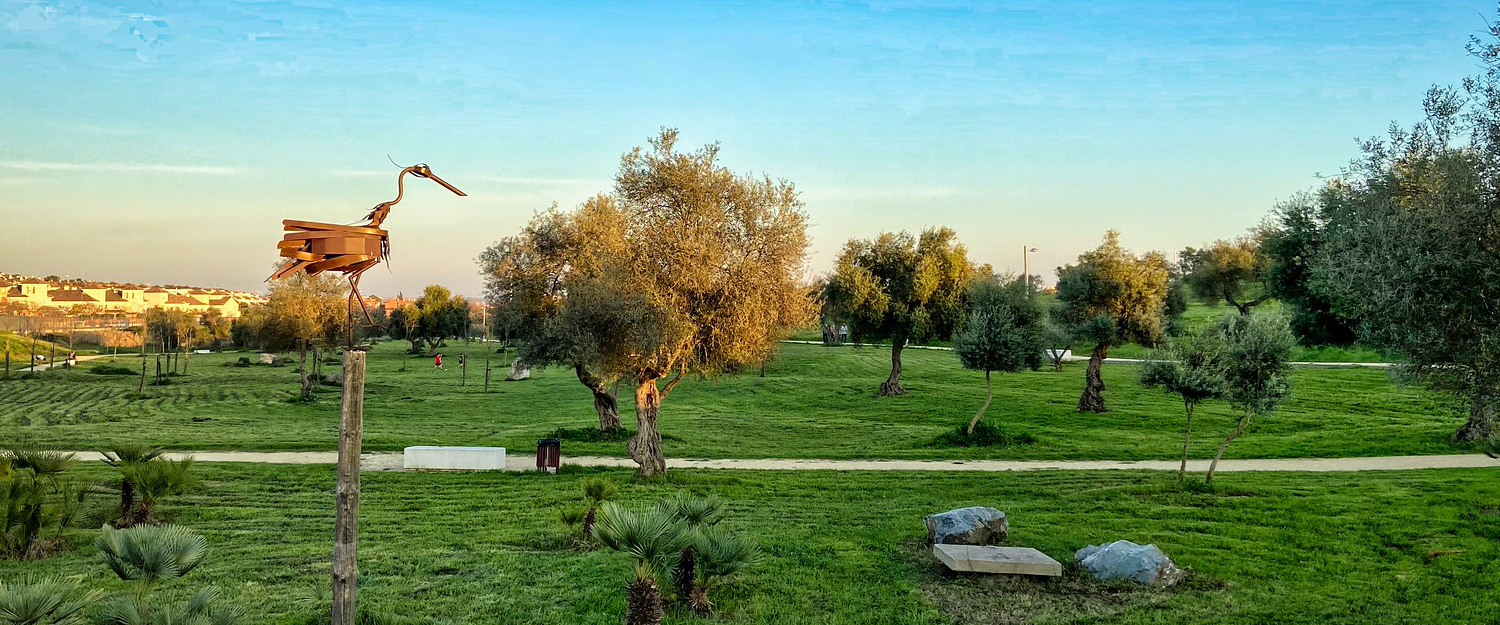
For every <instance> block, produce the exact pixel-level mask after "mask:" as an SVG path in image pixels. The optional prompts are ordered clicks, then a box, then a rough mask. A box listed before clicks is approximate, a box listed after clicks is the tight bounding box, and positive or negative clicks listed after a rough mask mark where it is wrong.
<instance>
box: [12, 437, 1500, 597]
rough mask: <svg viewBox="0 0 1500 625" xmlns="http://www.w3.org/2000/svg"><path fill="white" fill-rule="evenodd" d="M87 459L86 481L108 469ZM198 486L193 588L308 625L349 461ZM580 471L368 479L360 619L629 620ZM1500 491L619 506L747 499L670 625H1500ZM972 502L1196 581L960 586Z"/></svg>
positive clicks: (621, 474) (1026, 491) (928, 477)
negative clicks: (710, 608) (694, 605)
mask: <svg viewBox="0 0 1500 625" xmlns="http://www.w3.org/2000/svg"><path fill="white" fill-rule="evenodd" d="M90 464H91V465H93V466H90V467H88V468H86V469H82V470H86V471H89V472H92V473H93V474H94V475H97V476H100V477H103V476H104V475H106V473H104V471H103V467H101V466H99V465H98V464H97V463H90ZM196 470H197V471H198V474H199V475H200V476H201V477H202V478H203V480H204V484H203V486H202V487H201V488H200V489H198V490H197V491H195V492H193V493H191V494H188V495H183V496H178V497H176V498H174V499H173V500H171V501H169V502H168V504H167V505H166V507H165V509H164V510H165V512H166V514H167V515H168V516H169V517H170V518H172V520H174V521H175V522H178V523H181V524H184V525H187V526H190V527H193V528H195V529H197V530H199V531H201V532H202V533H203V534H204V535H205V536H206V537H207V538H208V539H209V541H210V544H211V545H212V552H211V553H210V555H209V558H208V560H207V562H206V563H205V564H204V565H203V566H201V567H200V568H199V569H198V570H197V571H195V572H193V573H192V574H191V575H190V576H189V577H188V578H186V579H185V580H182V581H181V582H174V584H176V585H179V586H183V587H191V588H196V587H197V586H198V585H200V584H213V585H216V586H218V587H219V588H220V589H221V590H223V591H224V592H225V596H226V598H227V599H228V600H230V601H233V602H235V603H237V604H238V605H241V606H244V607H245V608H246V609H248V610H249V612H250V614H249V616H250V618H249V619H248V621H247V622H250V623H277V622H282V621H285V620H287V619H293V618H299V617H306V616H308V615H311V614H313V613H314V610H315V608H314V607H312V606H310V605H307V604H305V603H302V602H300V601H299V597H304V596H309V595H316V594H317V589H318V588H320V587H326V586H327V584H328V559H329V553H330V550H331V537H332V535H333V526H332V507H333V506H332V502H333V495H332V488H333V481H334V471H333V468H332V467H328V466H321V467H319V466H276V465H248V464H229V463H223V464H203V465H199V466H198V468H197V469H196ZM583 473H585V471H583V470H572V469H569V470H565V471H564V474H563V475H558V476H548V475H542V474H503V473H402V472H391V473H383V472H376V473H366V474H365V476H364V478H363V481H364V490H363V494H362V507H361V521H360V530H361V534H360V574H361V575H360V587H361V596H360V601H361V606H363V607H368V608H372V609H375V610H380V611H386V612H391V613H398V614H401V615H406V616H411V617H416V618H418V619H421V621H422V622H434V623H477V624H482V623H560V624H561V623H568V624H575V623H577V624H600V625H612V624H617V623H619V622H620V618H621V614H622V613H623V611H624V606H625V599H624V592H623V586H624V584H625V582H626V580H627V576H628V575H629V567H630V565H629V563H628V562H627V559H626V557H625V556H623V555H622V554H618V553H614V552H610V551H576V550H572V549H569V548H566V547H562V546H560V541H559V537H560V536H561V534H562V532H563V528H562V526H561V524H560V523H559V522H558V520H557V518H558V517H557V515H558V512H559V510H560V509H561V508H563V507H565V506H570V505H573V504H574V503H575V502H576V501H577V500H578V493H577V487H576V483H577V476H578V475H580V474H583ZM588 473H591V474H603V475H607V476H610V477H612V478H614V479H616V480H617V481H620V482H622V483H625V482H627V481H628V479H629V472H628V471H625V470H597V471H588ZM1497 474H1500V468H1495V469H1467V470H1428V471H1412V472H1391V473H1383V472H1377V473H1326V474H1319V473H1261V474H1224V475H1222V476H1221V479H1220V488H1221V490H1220V492H1219V493H1218V494H1207V493H1199V492H1191V491H1184V490H1178V489H1176V488H1173V487H1172V486H1170V481H1169V477H1168V476H1167V474H1163V473H1149V472H1036V473H994V474H973V473H964V474H951V473H950V474H944V473H936V472H922V473H917V472H853V473H842V472H831V471H809V472H783V471H758V472H757V471H688V470H680V471H674V472H673V473H672V474H671V478H670V481H669V482H668V483H658V484H654V485H626V486H624V487H623V488H622V490H621V493H620V494H619V495H618V496H617V500H618V501H620V502H622V503H624V504H627V505H643V504H645V503H647V502H651V501H654V500H657V499H659V498H661V497H663V496H665V495H667V494H668V493H670V492H671V491H672V490H674V489H689V490H691V491H693V492H696V493H700V494H703V493H712V494H716V495H719V496H721V497H724V498H726V499H728V500H729V501H730V502H731V510H732V512H731V517H730V519H729V520H728V521H726V524H727V525H729V526H731V527H733V528H735V529H738V530H742V531H744V532H746V533H748V534H750V535H752V536H754V537H755V538H756V540H757V541H758V542H759V543H760V544H761V545H762V551H763V558H762V561H761V562H760V563H759V564H758V565H756V566H755V567H754V568H752V569H750V570H749V571H748V572H747V573H746V574H745V575H743V576H742V577H741V579H740V580H739V581H737V582H735V583H734V584H732V585H731V586H729V587H727V588H725V589H723V591H721V592H720V593H719V594H717V595H716V596H715V601H716V603H718V605H719V607H720V608H721V613H720V614H719V615H718V616H717V617H716V618H714V619H711V620H703V619H698V618H697V617H691V616H686V615H680V614H679V615H675V616H672V617H669V619H668V622H669V623H699V622H725V623H776V624H796V623H808V624H812V623H817V624H820V625H823V624H835V625H836V624H844V623H849V624H856V623H859V624H864V623H910V624H929V623H930V624H942V623H976V624H984V623H1106V622H1107V623H1125V624H1130V623H1155V624H1170V623H1183V624H1189V623H1245V624H1260V623H1272V622H1274V623H1309V624H1318V625H1328V624H1338V623H1348V624H1351V625H1354V624H1358V625H1364V624H1367V623H1476V624H1477V623H1494V622H1495V618H1496V617H1497V616H1500V593H1497V592H1496V591H1495V586H1494V584H1495V580H1497V579H1500V479H1497V477H1500V475H1497ZM110 503H111V502H110V500H109V498H108V496H100V498H99V499H98V500H97V501H95V502H94V503H93V504H92V505H94V506H98V507H103V506H108V505H110ZM966 505H993V506H996V507H999V508H1001V509H1002V510H1005V511H1006V513H1007V515H1008V516H1009V518H1010V528H1011V529H1010V531H1011V534H1010V539H1009V544H1012V545H1022V546H1030V547H1035V548H1037V549H1040V550H1041V551H1043V552H1045V553H1047V554H1049V555H1051V556H1053V557H1054V558H1057V559H1058V560H1059V561H1063V562H1065V563H1069V562H1071V560H1072V554H1073V552H1074V551H1075V550H1076V549H1078V548H1080V547H1083V546H1084V545H1087V544H1090V543H1099V542H1103V541H1111V540H1116V539H1129V540H1134V541H1136V542H1142V543H1145V542H1152V543H1155V544H1157V545H1159V546H1160V547H1161V548H1162V549H1163V550H1165V551H1166V553H1167V554H1168V555H1170V556H1171V557H1172V558H1174V559H1175V560H1176V562H1177V563H1178V564H1179V565H1180V566H1184V567H1187V568H1188V569H1190V571H1191V572H1190V574H1189V577H1188V579H1187V581H1186V582H1184V584H1183V585H1182V586H1180V587H1178V588H1175V589H1171V590H1165V591H1152V590H1143V589H1138V588H1136V587H1134V586H1132V585H1130V584H1125V583H1108V584H1107V583H1100V582H1094V581H1092V580H1087V579H1085V578H1083V577H1082V576H1080V575H1079V571H1078V570H1077V569H1075V568H1072V567H1070V568H1069V569H1067V572H1066V575H1065V577H1064V578H1063V579H1062V580H1061V581H1053V582H1030V581H1022V582H1005V581H998V580H994V579H990V578H983V577H975V576H955V575H950V574H945V573H944V572H943V571H942V570H941V569H940V567H938V566H937V565H935V564H934V562H933V560H932V559H931V558H930V557H929V556H928V555H926V552H925V550H924V549H923V548H922V546H921V545H920V539H921V537H922V536H923V528H922V516H923V515H925V514H928V513H931V512H934V511H939V510H945V509H949V508H953V507H958V506H966ZM93 534H94V532H93V531H84V530H78V531H75V532H74V534H73V535H72V541H73V543H74V545H75V546H74V547H73V548H71V549H70V550H68V551H66V552H64V553H62V554H60V555H56V556H53V557H51V558H49V559H46V560H42V561H36V562H18V561H0V579H7V578H12V577H13V576H15V575H18V574H21V573H23V572H30V573H39V574H65V575H80V576H83V578H84V579H85V580H86V581H87V582H89V583H90V584H97V585H99V586H101V587H104V588H108V589H118V588H121V587H122V586H121V584H120V583H119V582H118V581H116V580H114V579H113V578H112V577H111V576H110V574H109V573H108V571H107V569H106V568H105V567H104V566H103V565H102V564H101V562H100V560H99V556H98V553H97V552H96V550H95V548H94V547H93V546H92V543H91V537H92V535H93ZM323 595H324V596H326V592H324V593H323Z"/></svg>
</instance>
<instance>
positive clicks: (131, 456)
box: [99, 444, 166, 527]
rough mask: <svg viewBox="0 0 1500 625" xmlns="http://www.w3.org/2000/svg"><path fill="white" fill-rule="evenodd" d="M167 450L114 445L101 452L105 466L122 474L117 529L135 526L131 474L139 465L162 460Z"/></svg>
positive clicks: (133, 486)
mask: <svg viewBox="0 0 1500 625" xmlns="http://www.w3.org/2000/svg"><path fill="white" fill-rule="evenodd" d="M164 453H166V450H165V449H163V448H161V447H151V446H148V445H131V444H124V445H114V446H111V447H107V448H105V449H101V450H99V454H100V455H102V456H104V462H105V464H108V465H109V466H112V467H114V468H115V469H116V470H118V471H119V472H120V511H119V515H120V516H119V518H118V519H116V520H115V526H116V527H129V526H131V525H134V524H135V491H136V488H135V482H134V481H132V480H131V474H132V473H133V472H134V471H135V468H136V467H137V466H139V465H142V464H145V463H147V462H151V461H153V460H156V459H157V458H160V457H161V456H162V454H164Z"/></svg>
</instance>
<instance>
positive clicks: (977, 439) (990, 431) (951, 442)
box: [927, 421, 1036, 447]
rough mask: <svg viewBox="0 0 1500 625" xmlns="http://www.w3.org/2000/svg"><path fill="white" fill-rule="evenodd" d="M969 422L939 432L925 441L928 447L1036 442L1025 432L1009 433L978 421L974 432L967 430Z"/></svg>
mask: <svg viewBox="0 0 1500 625" xmlns="http://www.w3.org/2000/svg"><path fill="white" fill-rule="evenodd" d="M968 429H969V424H967V423H965V424H963V425H960V426H958V427H956V428H954V429H952V430H949V431H947V432H943V433H942V434H939V435H938V437H937V438H934V439H932V441H931V442H929V443H927V446H928V447H1015V446H1018V445H1030V444H1032V443H1035V442H1036V437H1035V436H1032V435H1030V434H1027V433H1025V432H1019V433H1011V432H1006V431H1005V430H1003V429H1001V428H1000V426H998V425H991V424H988V423H984V422H982V421H981V422H979V423H978V424H976V425H975V426H974V432H973V433H972V434H970V433H969V432H968Z"/></svg>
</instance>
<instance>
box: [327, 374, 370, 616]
mask: <svg viewBox="0 0 1500 625" xmlns="http://www.w3.org/2000/svg"><path fill="white" fill-rule="evenodd" d="M343 394H344V401H343V405H342V407H341V408H340V411H339V467H338V485H337V487H336V488H335V491H334V520H333V625H354V619H355V615H356V614H357V613H358V603H359V562H358V560H357V558H356V555H357V552H358V546H359V452H360V437H361V435H362V434H363V431H364V411H365V353H364V352H362V351H356V350H353V349H347V350H344V393H343Z"/></svg>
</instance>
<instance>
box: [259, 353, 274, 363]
mask: <svg viewBox="0 0 1500 625" xmlns="http://www.w3.org/2000/svg"><path fill="white" fill-rule="evenodd" d="M275 361H276V354H256V355H255V362H256V363H257V364H262V365H269V364H272V363H274V362H275Z"/></svg>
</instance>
